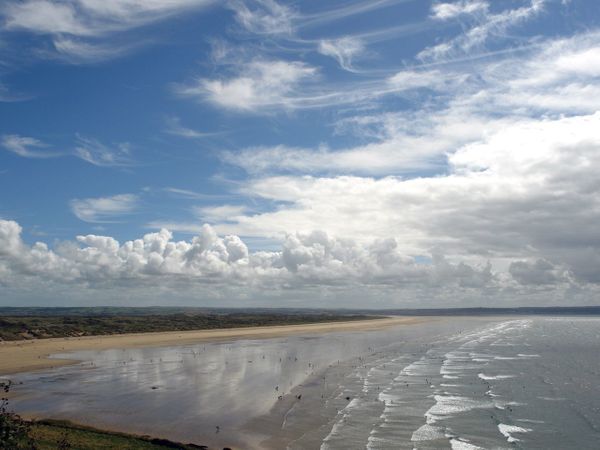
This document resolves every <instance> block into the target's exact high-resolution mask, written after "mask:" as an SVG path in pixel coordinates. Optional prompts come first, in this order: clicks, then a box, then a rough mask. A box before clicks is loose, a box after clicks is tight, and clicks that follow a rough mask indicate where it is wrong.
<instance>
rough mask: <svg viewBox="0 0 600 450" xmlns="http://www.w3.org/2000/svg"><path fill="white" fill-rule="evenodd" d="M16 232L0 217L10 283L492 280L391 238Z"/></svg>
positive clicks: (477, 283) (1, 260)
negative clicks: (268, 240)
mask: <svg viewBox="0 0 600 450" xmlns="http://www.w3.org/2000/svg"><path fill="white" fill-rule="evenodd" d="M21 231H22V230H21V227H20V226H19V225H18V224H17V223H16V222H14V221H7V220H0V265H2V266H3V267H4V268H5V269H7V271H8V272H9V273H10V276H5V278H7V279H8V278H11V276H12V277H14V278H15V279H14V280H13V282H14V281H16V280H18V279H21V280H22V279H23V278H27V277H35V278H36V279H37V280H38V281H39V280H47V281H49V282H55V283H62V284H65V283H66V284H80V285H81V284H87V285H90V286H93V287H103V286H104V285H106V284H112V283H126V284H127V285H128V286H130V287H135V286H144V285H146V286H148V285H150V286H151V285H155V284H160V283H164V282H166V281H168V280H175V281H177V280H179V281H180V282H182V284H183V283H197V284H200V285H202V284H209V285H210V284H212V285H214V284H215V283H217V285H219V284H226V285H230V286H231V285H239V286H241V287H244V286H246V287H252V286H257V285H258V286H265V285H269V286H270V287H271V288H281V287H285V286H287V287H291V286H295V287H296V288H303V287H311V286H314V285H319V284H320V285H324V286H328V285H338V286H345V285H347V284H348V283H349V284H351V285H357V284H358V285H362V284H364V283H366V284H369V285H373V286H377V285H380V286H398V287H400V286H405V287H406V288H411V287H412V288H414V287H415V286H418V285H422V284H425V285H429V286H438V285H444V286H446V287H448V288H450V287H452V286H454V287H461V288H471V287H481V286H483V285H490V286H492V285H493V284H494V276H493V274H492V273H491V272H490V268H489V266H487V265H485V266H483V267H471V266H468V265H466V264H464V263H459V264H452V263H450V262H448V261H446V260H445V259H444V258H442V257H436V258H435V260H434V262H433V263H432V264H418V263H416V262H415V261H414V259H413V258H411V257H409V256H405V255H402V254H401V253H399V251H398V248H397V245H396V242H395V240H394V239H386V240H374V241H372V242H369V243H365V244H359V243H357V242H355V241H352V240H343V239H342V240H340V239H335V238H331V237H329V236H328V235H326V234H325V233H323V232H318V231H316V232H311V233H308V234H294V235H289V236H287V237H286V239H285V240H284V242H283V243H282V244H281V249H280V250H278V251H272V252H265V251H259V252H254V253H251V252H249V250H248V248H247V246H246V245H245V244H244V242H243V241H242V240H241V239H240V238H239V237H237V236H235V235H228V236H225V237H219V236H218V235H217V234H216V233H215V231H214V230H213V229H212V228H211V227H210V226H208V225H204V226H203V227H201V230H200V232H199V233H198V235H197V236H195V237H194V238H193V239H191V240H190V241H174V240H173V239H172V234H171V233H170V232H169V231H167V230H164V229H163V230H160V231H159V232H157V233H149V234H146V235H144V236H143V237H142V238H140V239H136V240H133V241H127V242H124V243H122V244H121V243H119V242H118V241H116V240H115V239H114V238H112V237H108V236H97V235H86V236H77V242H64V243H62V244H61V245H60V246H59V247H57V249H56V250H51V249H49V248H48V246H47V245H46V244H44V243H40V242H38V243H35V244H34V245H32V246H28V245H26V244H25V243H24V242H23V241H22V239H21ZM238 295H239V294H238Z"/></svg>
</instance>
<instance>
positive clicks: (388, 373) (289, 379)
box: [10, 316, 600, 450]
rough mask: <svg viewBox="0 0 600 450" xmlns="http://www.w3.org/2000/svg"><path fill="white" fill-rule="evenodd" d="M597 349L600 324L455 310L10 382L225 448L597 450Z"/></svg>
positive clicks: (136, 428) (56, 400)
mask: <svg viewBox="0 0 600 450" xmlns="http://www.w3.org/2000/svg"><path fill="white" fill-rule="evenodd" d="M599 350H600V318H595V317H592V318H585V317H540V316H527V317H485V318H477V317H444V318H427V319H424V322H422V323H419V324H415V325H408V326H397V327H393V328H389V329H384V330H378V331H360V332H339V333H325V334H314V335H306V336H290V337H286V338H273V339H261V340H239V341H230V342H218V343H210V344H196V345H186V346H178V347H163V348H144V349H115V350H105V351H99V352H78V353H77V354H72V355H71V356H72V357H76V358H77V359H81V360H82V361H83V362H82V363H81V364H77V365H74V366H67V367H61V368H56V369H52V370H46V371H43V372H35V373H24V374H16V375H14V376H12V377H10V378H12V379H13V381H15V382H16V383H17V385H16V388H15V390H14V392H13V394H14V395H13V398H12V406H13V407H14V408H15V409H16V410H17V411H18V412H21V413H24V414H29V415H34V416H44V417H55V418H63V419H70V420H75V421H77V422H81V423H84V424H90V425H94V426H97V427H105V428H109V429H116V430H122V431H129V432H135V433H139V434H150V435H153V436H161V437H166V438H170V439H175V440H180V441H186V442H195V443H197V444H205V445H209V446H211V447H214V448H222V447H224V446H232V447H236V446H237V447H238V448H290V449H312V448H321V449H323V450H327V449H402V448H407V449H459V450H461V449H465V450H468V449H479V448H482V449H514V448H524V449H525V448H532V449H537V448H539V449H597V448H600V394H599V393H598V389H597V383H598V376H599V374H600V358H599V355H600V353H599ZM64 356H65V355H57V357H64ZM18 383H22V384H18Z"/></svg>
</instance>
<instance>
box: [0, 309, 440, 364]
mask: <svg viewBox="0 0 600 450" xmlns="http://www.w3.org/2000/svg"><path fill="white" fill-rule="evenodd" d="M428 320H431V319H430V318H423V317H388V318H384V319H380V318H376V319H370V320H357V321H348V322H331V323H315V324H304V325H280V326H269V327H245V328H228V329H219V330H198V331H172V332H171V331H169V332H159V333H135V334H119V335H109V336H85V337H80V338H56V339H38V340H31V341H9V342H0V375H6V374H13V373H19V372H30V371H36V370H43V369H49V368H53V367H59V366H64V365H68V364H76V363H78V362H79V361H78V360H75V359H54V358H50V357H49V356H50V355H53V354H57V353H67V352H74V351H82V350H108V349H117V348H138V347H164V346H172V345H185V344H193V343H198V342H217V341H227V340H238V339H268V338H275V337H282V336H288V335H297V334H303V333H311V334H312V333H327V332H337V331H366V330H377V329H381V328H384V327H390V326H394V325H410V324H415V323H419V322H423V321H428Z"/></svg>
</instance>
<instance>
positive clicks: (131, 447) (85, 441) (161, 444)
mask: <svg viewBox="0 0 600 450" xmlns="http://www.w3.org/2000/svg"><path fill="white" fill-rule="evenodd" d="M29 437H30V438H31V439H32V441H33V444H34V445H35V449H36V450H56V449H63V448H64V449H71V450H75V449H77V450H102V449H106V450H108V449H116V448H118V449H119V450H158V449H166V448H170V449H180V450H188V449H202V448H206V447H202V446H199V445H194V444H181V443H178V442H173V441H168V440H165V439H153V438H149V437H145V436H134V435H129V434H124V433H114V432H109V431H101V430H97V429H95V428H90V427H84V426H80V425H74V424H72V423H70V422H64V421H53V420H43V421H38V422H32V423H31V426H30V431H29Z"/></svg>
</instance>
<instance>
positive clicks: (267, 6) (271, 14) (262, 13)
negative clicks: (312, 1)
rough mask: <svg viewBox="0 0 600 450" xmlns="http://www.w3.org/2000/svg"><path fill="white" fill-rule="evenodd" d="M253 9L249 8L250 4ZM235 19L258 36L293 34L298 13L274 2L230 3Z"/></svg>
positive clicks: (257, 0) (256, 0)
mask: <svg viewBox="0 0 600 450" xmlns="http://www.w3.org/2000/svg"><path fill="white" fill-rule="evenodd" d="M250 3H252V5H253V7H252V8H249V7H248V4H250ZM229 7H230V8H231V9H232V10H233V11H234V12H235V18H236V20H237V21H238V23H239V24H240V25H242V26H243V27H244V28H245V29H246V30H248V31H250V32H252V33H257V34H291V33H292V31H293V21H294V19H295V18H296V17H297V13H296V11H294V10H293V9H292V8H290V7H289V6H286V5H282V4H280V3H277V2H276V1H274V0H254V1H252V2H243V1H230V3H229Z"/></svg>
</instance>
